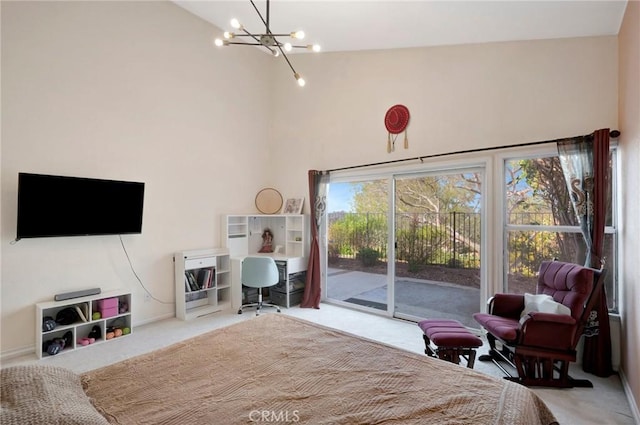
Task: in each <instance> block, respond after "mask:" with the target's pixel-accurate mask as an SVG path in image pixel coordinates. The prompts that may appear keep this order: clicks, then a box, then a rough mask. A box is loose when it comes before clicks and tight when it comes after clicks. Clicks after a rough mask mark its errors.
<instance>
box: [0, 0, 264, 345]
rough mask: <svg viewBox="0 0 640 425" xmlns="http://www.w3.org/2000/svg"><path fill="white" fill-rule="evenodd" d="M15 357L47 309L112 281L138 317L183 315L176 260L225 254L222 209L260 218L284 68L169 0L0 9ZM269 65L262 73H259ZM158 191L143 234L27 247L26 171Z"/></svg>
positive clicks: (6, 294)
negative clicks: (40, 305) (274, 104)
mask: <svg viewBox="0 0 640 425" xmlns="http://www.w3.org/2000/svg"><path fill="white" fill-rule="evenodd" d="M1 7H2V222H1V223H2V234H1V246H2V281H1V284H2V323H1V326H2V328H1V330H2V339H1V352H2V353H3V354H7V353H11V352H18V351H20V350H23V349H33V344H34V340H35V339H34V338H35V337H34V329H35V323H34V320H35V317H34V316H35V313H34V311H35V309H34V304H35V303H36V302H39V301H45V300H47V301H48V300H51V299H52V298H53V295H54V294H56V293H60V292H65V291H70V290H77V289H85V288H91V287H101V288H102V289H103V290H107V289H113V288H117V287H125V288H129V289H131V290H132V291H133V293H134V303H135V315H134V322H138V323H140V322H143V321H148V320H152V319H154V318H157V317H162V316H165V315H173V314H174V306H173V300H174V293H173V287H174V286H173V263H172V253H173V252H176V251H179V250H184V249H196V248H203V247H209V246H219V239H220V232H219V227H220V215H221V214H223V213H229V212H249V213H251V212H255V207H254V197H255V194H256V193H257V192H258V190H259V189H260V188H261V187H264V186H271V185H273V182H272V181H270V179H269V174H270V170H269V168H268V165H267V164H268V158H269V150H268V137H267V136H268V131H269V117H268V115H267V114H265V111H269V99H270V89H269V82H270V74H271V69H272V65H273V63H274V62H273V60H272V58H271V57H269V56H268V55H265V54H262V53H260V52H259V51H257V50H254V49H235V50H234V49H225V50H218V49H216V48H215V47H213V46H212V44H211V39H212V36H213V35H214V33H215V32H219V31H217V30H216V29H215V28H214V27H212V26H211V25H210V24H208V23H205V22H204V21H202V20H200V19H199V18H196V17H194V16H193V15H191V14H189V13H188V12H186V11H184V10H183V9H181V8H179V7H177V6H175V5H174V4H172V3H169V2H2V3H1ZM257 70H259V71H260V72H257ZM21 171H24V172H35V173H51V174H61V175H72V176H86V177H97V178H110V179H121V180H134V181H142V182H145V183H146V188H145V189H146V193H145V206H144V218H143V230H142V234H141V235H127V236H124V237H123V240H124V244H125V245H126V247H127V249H128V250H129V254H130V256H131V260H132V262H133V265H134V266H135V268H136V271H137V272H138V274H139V276H140V277H141V279H142V281H143V282H144V284H145V286H147V288H148V289H149V290H150V291H151V292H152V293H153V294H154V296H155V297H157V298H159V299H161V300H164V301H167V302H169V304H160V303H157V302H147V303H144V302H143V296H142V294H143V291H142V289H141V286H140V284H139V283H138V282H137V281H136V280H135V278H134V276H133V274H132V272H131V270H130V269H129V265H128V263H127V260H126V257H125V255H124V253H123V251H122V248H121V246H120V242H119V240H118V238H117V237H116V236H99V237H75V238H47V239H23V240H21V241H19V242H18V243H15V244H11V241H12V240H13V239H14V238H15V229H16V189H17V176H18V172H21Z"/></svg>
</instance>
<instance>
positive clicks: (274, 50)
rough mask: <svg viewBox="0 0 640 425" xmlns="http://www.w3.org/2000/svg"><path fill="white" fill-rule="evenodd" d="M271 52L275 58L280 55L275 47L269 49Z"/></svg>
mask: <svg viewBox="0 0 640 425" xmlns="http://www.w3.org/2000/svg"><path fill="white" fill-rule="evenodd" d="M271 53H273V56H275V57H276V58H277V57H278V56H280V52H279V51H278V50H276V49H273V50H272V51H271Z"/></svg>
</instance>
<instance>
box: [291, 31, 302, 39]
mask: <svg viewBox="0 0 640 425" xmlns="http://www.w3.org/2000/svg"><path fill="white" fill-rule="evenodd" d="M291 38H296V39H298V40H302V39H303V38H304V31H296V32H292V33H291Z"/></svg>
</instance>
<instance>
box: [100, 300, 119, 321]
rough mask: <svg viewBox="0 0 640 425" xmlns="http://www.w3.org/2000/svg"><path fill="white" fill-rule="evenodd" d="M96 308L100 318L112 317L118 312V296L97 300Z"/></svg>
mask: <svg viewBox="0 0 640 425" xmlns="http://www.w3.org/2000/svg"><path fill="white" fill-rule="evenodd" d="M98 310H99V311H100V314H101V315H102V318H103V319H104V318H107V317H113V316H115V315H117V314H118V298H104V299H102V300H98Z"/></svg>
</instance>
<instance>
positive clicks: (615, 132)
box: [327, 130, 620, 173]
mask: <svg viewBox="0 0 640 425" xmlns="http://www.w3.org/2000/svg"><path fill="white" fill-rule="evenodd" d="M587 136H593V133H591V134H588V135H587ZM574 137H584V136H574ZM574 137H563V138H562V139H555V140H543V141H538V142H529V143H522V144H519V145H506V146H495V147H491V148H478V149H468V150H464V151H456V152H447V153H434V154H431V155H422V156H415V157H413V158H404V159H394V160H391V161H382V162H372V163H371V164H361V165H352V166H349V167H341V168H333V169H330V170H327V171H328V172H329V173H331V172H335V171H344V170H352V169H354V168H363V167H375V166H377V165H387V164H395V163H398V162H405V161H415V160H420V162H422V161H423V160H424V159H428V158H437V157H440V156H449V155H460V154H464V153H475V152H486V151H494V150H498V149H508V148H519V147H522V146H534V145H544V144H546V143H558V142H559V141H561V140H567V139H572V138H574ZM609 137H610V138H612V139H615V138H618V137H620V132H619V131H618V130H611V131H610V132H609Z"/></svg>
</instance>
